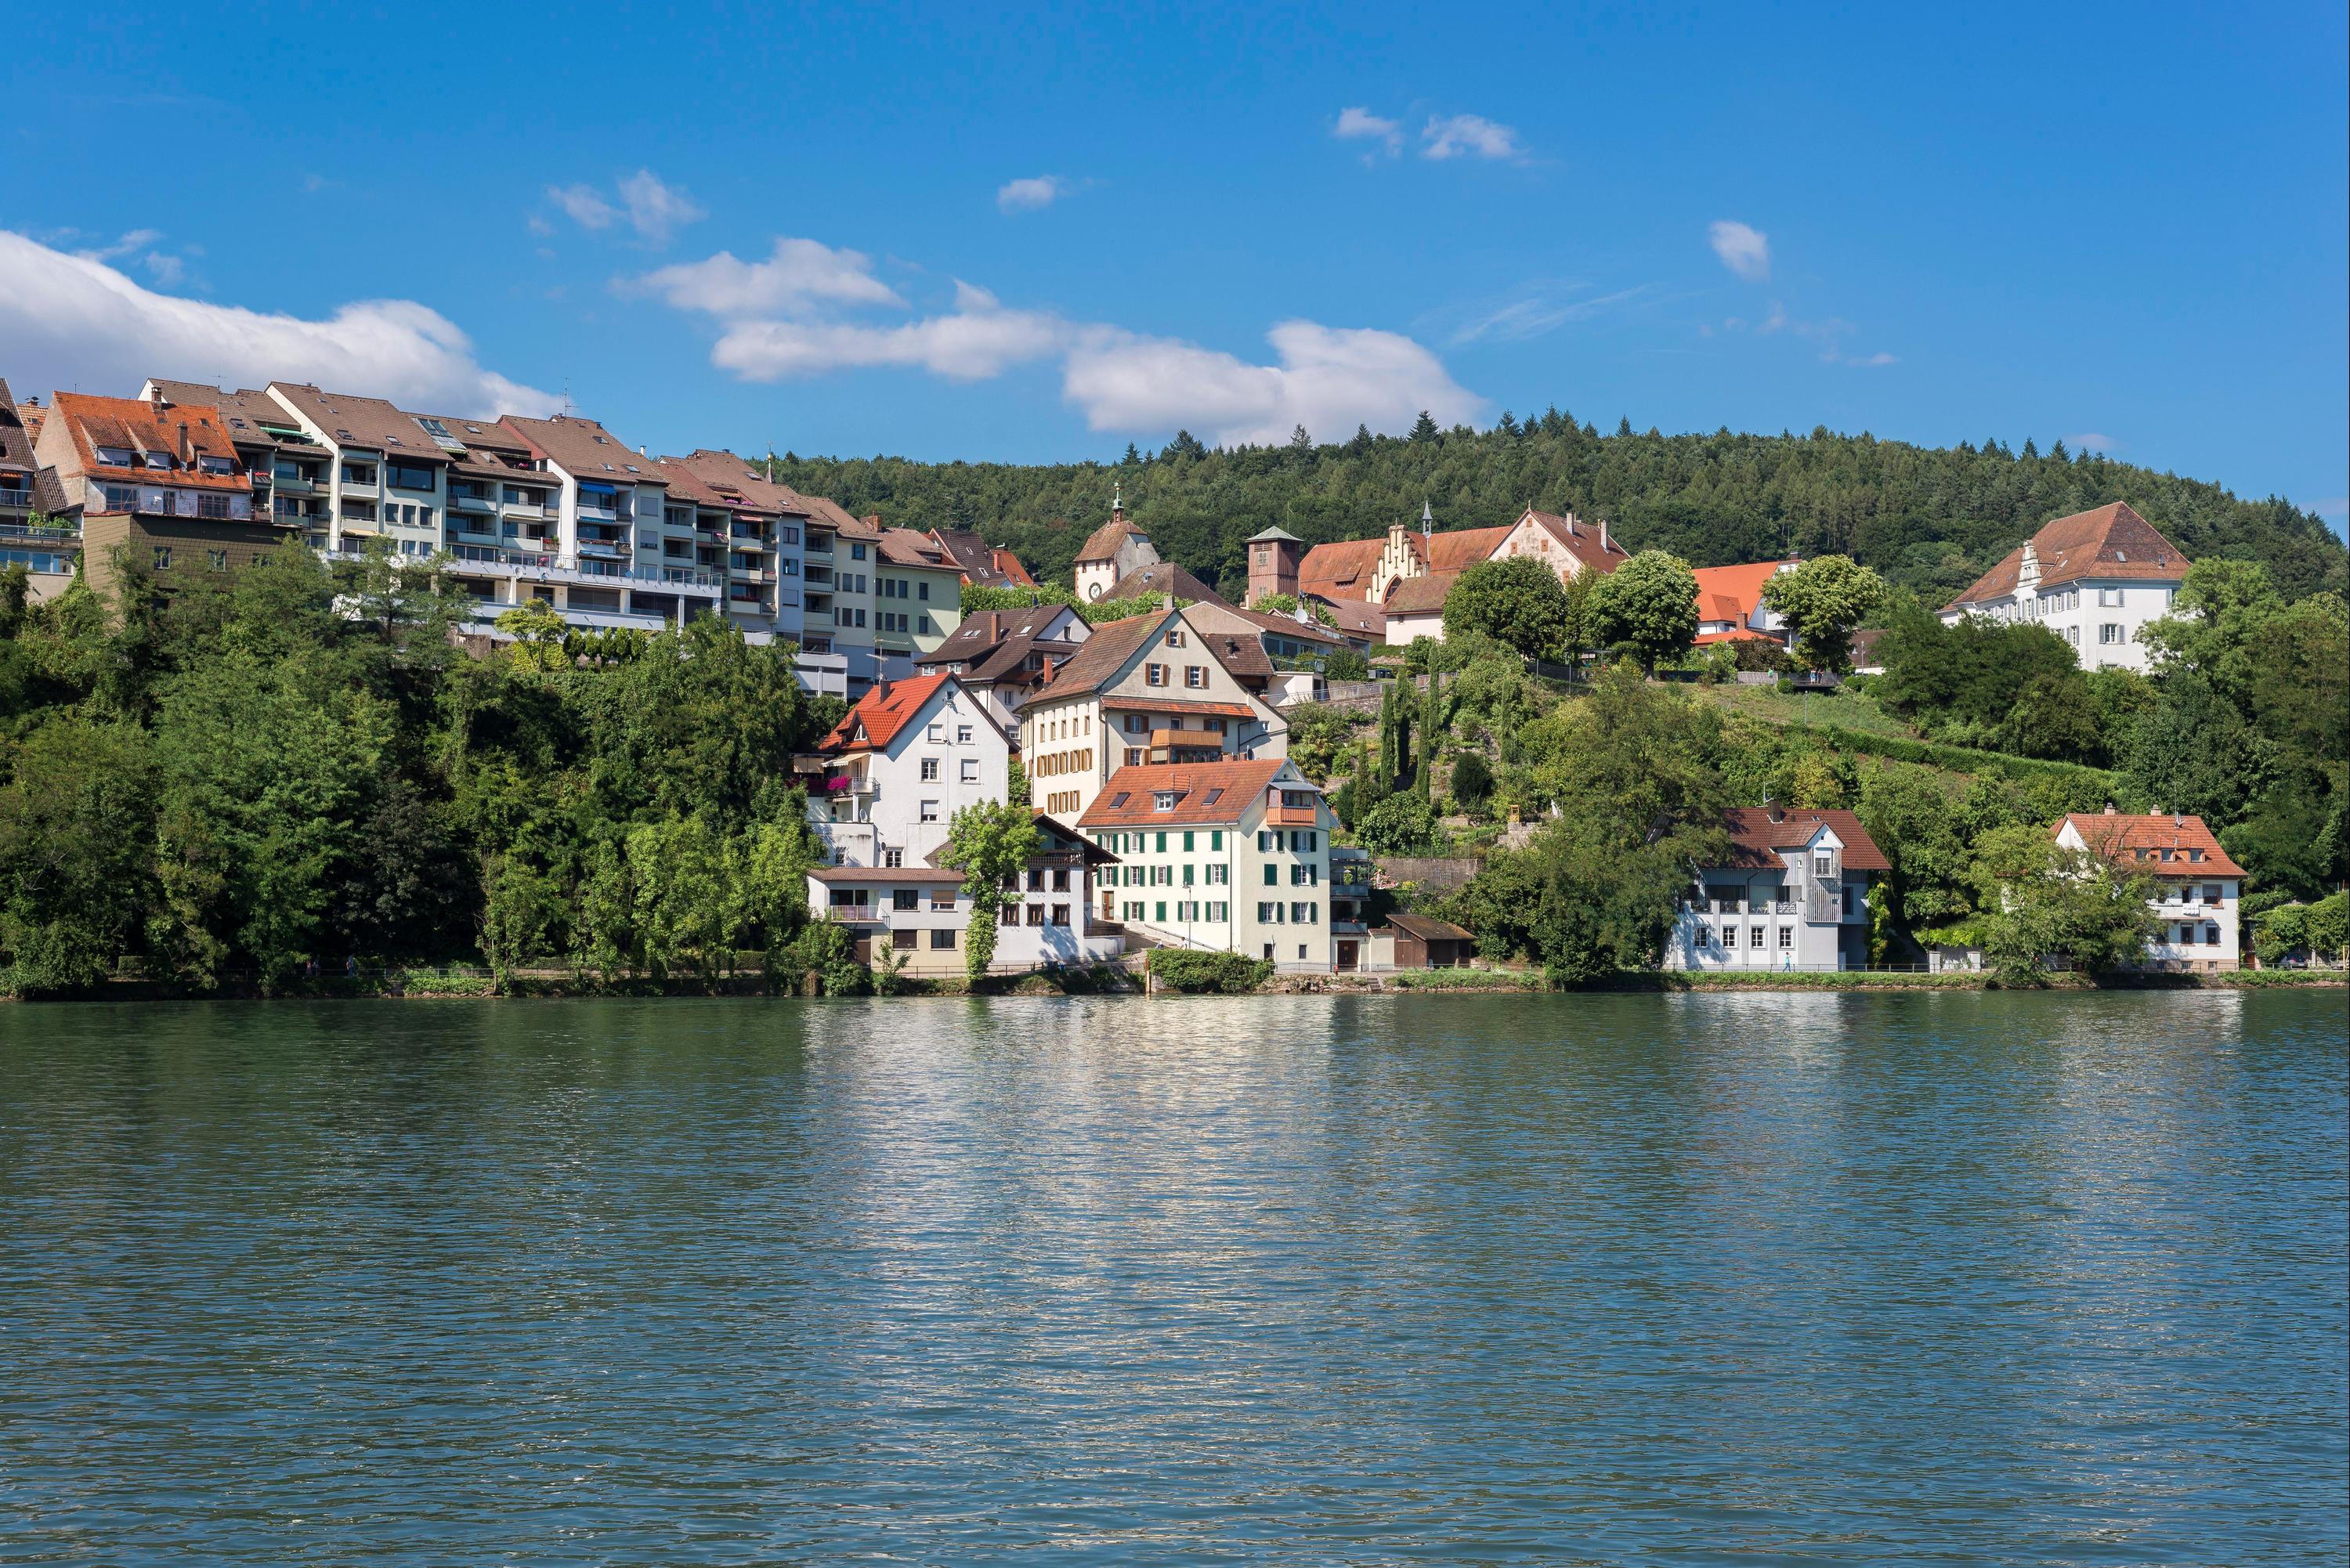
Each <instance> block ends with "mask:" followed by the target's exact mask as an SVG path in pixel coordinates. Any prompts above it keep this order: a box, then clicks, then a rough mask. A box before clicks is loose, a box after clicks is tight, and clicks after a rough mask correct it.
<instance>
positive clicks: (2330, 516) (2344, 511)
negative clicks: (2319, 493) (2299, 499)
mask: <svg viewBox="0 0 2350 1568" xmlns="http://www.w3.org/2000/svg"><path fill="white" fill-rule="evenodd" d="M2309 509H2310V510H2311V511H2312V512H2314V513H2316V514H2318V515H2319V516H2320V517H2323V518H2324V519H2326V520H2327V521H2328V522H2330V523H2333V524H2337V525H2339V524H2342V523H2344V522H2345V521H2350V495H2328V496H2325V497H2324V498H2323V499H2321V500H2317V501H2313V502H2310V503H2309Z"/></svg>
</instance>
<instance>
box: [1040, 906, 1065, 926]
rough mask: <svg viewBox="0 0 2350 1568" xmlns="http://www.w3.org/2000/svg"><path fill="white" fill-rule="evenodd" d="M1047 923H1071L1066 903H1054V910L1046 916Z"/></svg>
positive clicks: (1058, 924) (1060, 924)
mask: <svg viewBox="0 0 2350 1568" xmlns="http://www.w3.org/2000/svg"><path fill="white" fill-rule="evenodd" d="M1068 923H1069V907H1068V906H1067V905H1066V904H1055V905H1054V906H1053V909H1052V912H1051V913H1050V914H1048V915H1046V916H1045V924H1046V925H1048V926H1066V925H1067V924H1068Z"/></svg>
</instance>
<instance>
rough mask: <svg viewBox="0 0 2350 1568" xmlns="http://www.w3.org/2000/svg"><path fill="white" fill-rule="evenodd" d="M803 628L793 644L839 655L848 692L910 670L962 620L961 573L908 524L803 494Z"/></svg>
mask: <svg viewBox="0 0 2350 1568" xmlns="http://www.w3.org/2000/svg"><path fill="white" fill-rule="evenodd" d="M806 500H807V503H808V505H809V507H810V509H811V515H810V516H809V518H808V521H807V559H806V566H805V567H803V571H804V572H805V574H806V582H807V589H806V602H807V610H806V632H805V633H804V634H803V636H802V638H801V640H800V646H801V648H802V649H805V650H806V651H807V652H810V653H816V654H834V655H837V656H839V657H840V658H841V659H843V660H844V661H845V662H846V665H847V679H848V689H849V691H850V692H851V693H852V694H854V693H857V692H861V691H864V690H865V689H866V688H868V686H871V685H872V684H873V683H874V682H876V681H879V680H901V679H905V678H907V677H910V676H911V675H912V673H913V670H914V660H915V658H916V656H917V655H919V654H922V653H927V652H929V651H931V649H935V648H937V647H938V646H939V645H940V644H941V642H944V641H945V640H946V639H947V636H948V634H949V633H951V632H952V631H953V630H954V628H956V627H957V626H959V625H960V624H962V571H961V570H960V568H958V567H957V566H955V564H954V562H953V561H952V560H951V559H950V558H949V557H948V556H947V554H946V552H945V551H943V550H941V549H940V548H939V547H938V546H937V545H933V544H931V542H930V541H929V540H928V539H926V538H925V537H924V536H923V535H920V534H917V533H915V532H914V531H913V530H912V529H910V528H884V527H883V526H881V524H880V523H879V521H878V520H877V519H874V518H869V517H862V518H860V517H852V516H850V515H849V514H847V513H846V512H844V511H842V510H841V509H840V508H839V507H838V506H837V505H835V504H833V503H831V502H829V501H826V500H823V499H821V498H819V497H816V496H810V497H807V498H806Z"/></svg>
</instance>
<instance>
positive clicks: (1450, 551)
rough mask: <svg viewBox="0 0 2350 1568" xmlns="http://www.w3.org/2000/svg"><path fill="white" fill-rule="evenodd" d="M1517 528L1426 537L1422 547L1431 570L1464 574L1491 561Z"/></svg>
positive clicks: (1515, 525)
mask: <svg viewBox="0 0 2350 1568" xmlns="http://www.w3.org/2000/svg"><path fill="white" fill-rule="evenodd" d="M1554 521H1558V520H1557V519H1554ZM1516 527H1517V524H1514V523H1513V524H1510V525H1509V526H1508V527H1506V528H1456V529H1454V530H1453V531H1452V532H1451V533H1450V534H1430V535H1426V536H1425V538H1423V539H1422V541H1421V545H1420V547H1421V548H1422V549H1423V550H1425V551H1426V552H1427V553H1428V568H1429V570H1430V571H1432V572H1465V571H1467V570H1468V569H1469V568H1470V567H1471V566H1475V565H1476V564H1477V563H1478V562H1480V561H1490V560H1492V558H1493V552H1494V551H1496V550H1498V549H1500V548H1501V547H1502V541H1503V540H1504V539H1506V538H1508V537H1509V536H1510V535H1511V533H1512V532H1513V530H1515V528H1516ZM1554 532H1555V530H1554ZM1560 537H1562V538H1564V537H1565V535H1560Z"/></svg>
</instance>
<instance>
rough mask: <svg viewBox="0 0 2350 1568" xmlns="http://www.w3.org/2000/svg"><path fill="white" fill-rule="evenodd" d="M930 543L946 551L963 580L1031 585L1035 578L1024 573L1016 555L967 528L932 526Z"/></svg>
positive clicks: (999, 585) (991, 585) (989, 584)
mask: <svg viewBox="0 0 2350 1568" xmlns="http://www.w3.org/2000/svg"><path fill="white" fill-rule="evenodd" d="M929 537H930V540H931V543H932V544H933V545H937V546H938V547H939V548H940V549H941V550H943V551H945V552H946V556H947V559H949V560H951V561H952V562H953V563H954V564H955V566H956V567H957V568H958V569H959V570H961V571H962V576H963V580H964V581H965V582H968V583H975V584H977V585H978V586H980V587H987V588H1008V587H1022V588H1033V587H1035V586H1036V579H1035V578H1034V577H1032V576H1029V575H1028V568H1027V567H1026V566H1023V565H1021V562H1020V557H1019V556H1015V555H1014V554H1013V553H1012V552H1011V551H1009V550H1007V549H1005V548H1003V546H1002V545H990V544H989V543H988V542H987V541H986V540H984V539H983V538H981V537H980V536H979V535H978V534H977V533H976V532H975V531H973V530H972V529H969V528H933V529H931V532H930V535H929Z"/></svg>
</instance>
